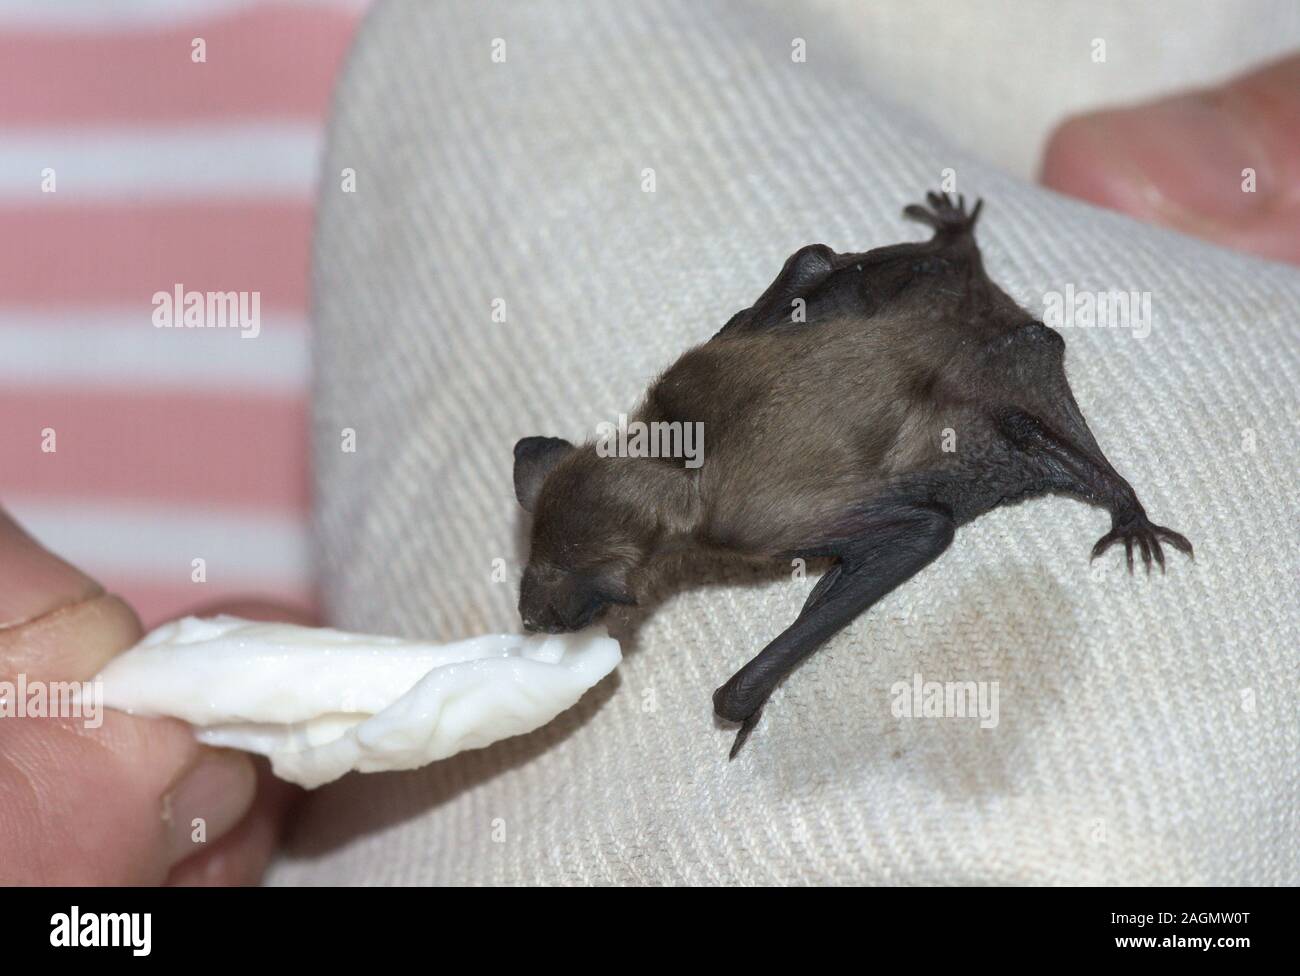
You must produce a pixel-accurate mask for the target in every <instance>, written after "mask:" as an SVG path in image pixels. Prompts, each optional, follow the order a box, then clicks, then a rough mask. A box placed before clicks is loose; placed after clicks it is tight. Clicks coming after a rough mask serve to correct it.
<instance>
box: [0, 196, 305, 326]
mask: <svg viewBox="0 0 1300 976" xmlns="http://www.w3.org/2000/svg"><path fill="white" fill-rule="evenodd" d="M311 225H312V205H311V203H310V202H309V201H306V200H303V201H298V202H287V203H274V204H273V203H265V202H261V203H251V202H250V203H221V204H202V203H168V204H153V205H142V204H134V205H133V204H111V203H106V204H102V205H101V204H95V205H92V206H70V205H64V204H47V205H41V206H23V207H0V227H3V228H4V237H3V238H2V239H0V300H3V301H4V302H7V303H10V304H27V305H38V304H45V305H59V304H72V305H86V304H88V303H99V304H107V303H110V302H111V303H118V304H126V305H131V304H134V305H138V307H139V308H140V310H141V316H142V318H141V321H143V322H148V321H149V315H150V313H151V312H152V311H153V308H152V304H151V301H150V300H151V297H152V296H153V294H154V292H157V291H168V292H170V291H171V290H172V289H173V288H174V286H175V285H176V284H177V283H180V284H183V285H184V286H185V287H186V288H187V289H194V290H197V291H227V290H233V291H260V292H261V293H262V298H261V303H262V311H263V312H266V311H270V310H275V309H279V310H287V311H293V312H302V311H304V310H305V309H306V307H307V275H308V263H309V254H310V242H311Z"/></svg>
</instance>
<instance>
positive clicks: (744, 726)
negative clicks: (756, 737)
mask: <svg viewBox="0 0 1300 976" xmlns="http://www.w3.org/2000/svg"><path fill="white" fill-rule="evenodd" d="M762 717H763V709H762V708H759V709H758V710H757V711H755V712H754V713H753V714H752V715H750V716H749V717H748V718H746V719H745V720H744V721H743V722H741V723H740V731H739V732H737V733H736V741H735V742H733V743H732V744H731V753H730V754H729V755H728V756H727V759H728V761H730V760H732V759H735V758H736V753H738V752H740V747H741V746H743V745H744V744H745V743H746V742H747V741H748V740H749V733H751V732H753V731H754V726H755V725H757V724H758V720H759V719H760V718H762Z"/></svg>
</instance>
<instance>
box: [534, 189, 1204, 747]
mask: <svg viewBox="0 0 1300 976" xmlns="http://www.w3.org/2000/svg"><path fill="white" fill-rule="evenodd" d="M927 200H928V203H929V206H928V207H926V206H922V205H919V204H913V205H911V206H908V207H906V208H905V209H904V211H903V213H904V215H905V216H907V217H910V218H912V219H915V220H918V221H920V222H922V223H924V224H926V225H928V226H929V227H930V228H931V229H932V230H933V235H932V236H931V237H930V239H929V240H927V241H922V242H917V243H904V244H894V245H891V246H887V247H881V248H876V249H874V250H870V251H866V252H863V253H857V254H854V253H848V254H839V253H836V252H835V251H833V250H831V249H830V248H829V247H827V246H825V245H823V244H811V245H808V246H806V247H803V248H800V249H799V250H798V251H796V252H795V253H794V254H793V255H792V256H791V257H790V258H789V259H788V260H787V261H786V262H785V266H784V267H783V268H782V269H781V273H780V274H779V275H778V276H777V278H776V280H775V281H773V282H772V284H771V285H770V286H769V287H768V288H767V290H766V291H765V292H763V294H762V295H761V296H760V297H759V299H758V301H756V302H755V303H754V304H753V305H752V306H750V307H749V308H746V309H743V310H742V311H740V312H737V313H736V314H735V315H733V316H732V317H731V319H730V320H729V321H728V322H727V323H726V325H724V326H723V327H722V329H721V330H720V331H719V332H718V333H717V334H716V335H715V336H714V337H713V338H712V339H710V340H709V341H708V342H706V343H704V344H703V345H700V346H697V347H695V348H693V349H691V350H689V351H687V352H686V353H685V354H683V355H682V356H681V358H680V359H678V360H677V362H676V363H674V364H673V366H672V367H670V368H669V369H668V370H667V371H666V372H665V373H664V374H663V375H662V376H660V377H659V378H658V379H657V380H656V381H655V382H654V383H653V384H652V385H651V386H650V389H649V391H648V392H647V393H646V396H645V398H644V401H643V402H642V404H641V406H640V408H639V409H638V410H637V412H636V413H635V415H634V421H636V422H639V423H642V424H645V425H647V427H648V428H653V426H654V425H656V424H658V425H672V424H679V425H681V424H699V425H702V427H701V428H700V429H701V430H702V431H703V433H704V446H703V449H702V452H701V453H702V463H699V464H697V465H696V466H695V467H688V466H687V465H684V464H682V463H680V462H678V461H674V460H673V459H672V458H665V457H662V456H659V457H647V456H634V457H626V456H615V457H609V456H602V454H601V452H599V451H598V450H597V447H596V445H595V444H593V443H591V442H588V443H585V444H583V445H582V446H575V445H573V444H571V443H570V442H569V441H566V440H563V439H561V438H556V437H525V438H524V439H522V440H520V441H519V442H518V443H517V444H516V445H515V463H514V484H515V494H516V497H517V498H518V500H519V503H520V505H521V506H522V507H523V508H524V509H525V510H526V511H528V512H530V513H532V516H533V524H532V532H531V542H530V553H529V560H528V564H527V566H526V567H525V569H524V572H523V575H522V577H521V580H520V593H519V613H520V617H521V619H522V622H523V625H524V627H525V629H527V630H530V631H535V630H540V631H547V632H552V633H558V632H563V631H568V630H576V629H580V628H582V627H585V626H587V625H588V624H590V623H591V622H593V621H594V620H596V619H598V618H599V617H600V616H601V615H602V614H604V613H605V612H606V611H607V610H608V609H609V608H610V607H612V606H615V605H619V604H635V603H636V602H637V600H638V598H639V596H640V595H642V594H644V593H645V592H647V590H648V588H649V586H651V585H652V583H653V581H654V580H655V578H656V576H655V574H656V573H658V572H661V571H662V567H663V566H664V565H665V563H666V560H667V558H668V557H670V556H671V557H678V558H680V557H681V556H682V555H686V556H687V557H688V558H689V555H690V554H692V553H698V552H713V553H725V554H728V555H733V556H736V557H740V558H745V559H756V558H758V559H773V558H775V559H783V560H792V559H795V558H803V559H811V558H825V559H828V560H830V568H829V569H828V570H827V571H826V572H825V573H824V574H823V575H822V577H821V579H820V580H818V582H817V585H816V586H815V587H814V588H813V590H812V592H811V593H810V594H809V596H808V599H807V602H806V603H805V604H804V607H803V609H802V611H801V612H800V613H799V615H798V617H797V618H795V620H794V622H793V623H792V624H790V626H789V627H787V628H786V629H785V630H784V631H782V632H781V633H780V634H779V635H778V636H777V637H776V638H775V639H773V640H772V642H771V643H769V644H768V645H767V646H766V647H764V648H763V649H762V650H761V651H760V652H759V653H758V654H757V655H756V656H755V657H754V658H753V659H752V660H751V661H749V663H748V664H746V665H745V666H744V667H742V668H741V669H740V670H739V671H737V672H736V673H735V674H734V675H732V676H731V678H730V679H728V680H727V681H726V682H725V683H724V684H723V685H722V686H721V687H719V688H718V689H717V691H716V692H714V695H713V704H714V710H715V711H716V713H717V714H718V716H719V717H721V718H723V719H725V720H728V721H732V722H739V723H740V730H739V732H738V733H737V736H736V740H735V744H734V745H733V746H732V750H731V756H732V757H734V756H735V755H736V753H737V752H738V751H739V750H740V748H741V746H742V745H743V744H744V743H745V741H746V739H747V738H748V736H749V734H750V732H751V731H752V730H753V728H754V726H755V724H756V723H757V722H758V719H759V716H760V715H761V713H762V709H763V705H764V703H765V702H766V701H767V699H768V697H769V696H770V695H771V694H772V691H773V690H774V689H775V688H776V686H777V685H778V684H779V683H780V682H781V681H782V680H783V679H784V678H785V677H786V676H787V675H788V674H789V673H790V672H791V671H793V670H794V669H795V668H796V667H797V666H798V665H799V663H800V662H801V661H803V660H804V659H805V658H807V657H808V656H809V655H810V654H812V653H813V652H814V651H815V650H817V649H818V648H819V647H821V646H822V645H823V644H825V643H826V641H827V640H829V639H830V638H831V637H832V636H833V635H834V634H835V633H837V632H838V631H840V630H841V629H843V628H844V627H845V626H847V625H848V624H849V623H850V622H851V621H853V620H854V619H855V618H856V617H857V616H858V615H859V614H861V613H863V612H864V611H866V610H867V609H868V608H869V607H871V606H872V604H874V603H875V602H876V601H878V600H879V599H880V598H881V597H883V596H884V595H885V594H887V593H889V592H890V591H891V590H893V589H894V588H895V587H897V586H899V585H900V584H902V583H903V582H905V581H906V580H907V579H909V578H910V577H912V576H913V575H914V574H916V573H917V572H919V571H920V570H921V569H922V568H924V567H925V566H926V565H928V564H929V563H930V562H932V561H933V560H934V559H936V558H937V557H938V556H940V555H941V554H942V553H943V552H944V550H946V549H947V548H948V546H949V545H951V543H952V540H953V536H954V534H955V532H956V530H957V528H958V527H960V526H962V525H965V524H967V523H968V522H970V521H972V520H973V519H976V518H978V517H979V516H980V515H983V514H984V513H985V512H988V511H990V510H992V509H994V508H996V507H998V506H999V505H1003V504H1006V503H1008V502H1014V501H1017V500H1019V499H1023V498H1028V497H1032V496H1037V495H1042V494H1046V493H1050V492H1059V493H1063V494H1066V495H1070V496H1073V497H1076V498H1079V499H1081V500H1084V501H1086V502H1089V503H1091V504H1094V505H1099V506H1101V507H1103V508H1105V509H1106V510H1107V511H1108V512H1110V515H1111V528H1110V531H1109V532H1107V533H1106V534H1105V535H1104V536H1102V537H1101V539H1100V540H1098V541H1097V543H1096V545H1095V546H1094V547H1093V549H1092V557H1093V558H1096V557H1097V556H1099V555H1101V554H1102V553H1103V552H1105V551H1106V550H1107V549H1108V548H1109V547H1110V546H1112V545H1113V544H1115V543H1117V542H1123V544H1124V549H1125V554H1126V559H1127V563H1128V569H1129V572H1130V573H1132V571H1133V557H1134V550H1135V549H1136V550H1137V551H1139V552H1140V554H1141V557H1142V560H1143V562H1144V564H1145V566H1146V570H1147V572H1148V573H1150V571H1151V563H1152V561H1153V560H1154V561H1155V562H1156V563H1157V564H1158V565H1159V566H1160V568H1161V570H1162V571H1163V570H1164V566H1165V558H1164V553H1163V551H1162V549H1161V543H1162V542H1163V543H1167V544H1168V545H1170V546H1172V547H1173V548H1175V549H1177V550H1179V551H1181V552H1184V553H1186V554H1187V555H1188V556H1191V555H1192V544H1191V543H1190V542H1188V541H1187V539H1186V538H1185V537H1183V536H1182V535H1180V534H1179V533H1177V532H1174V531H1172V530H1170V529H1167V528H1164V527H1162V526H1159V525H1156V524H1154V523H1153V522H1152V521H1151V520H1150V519H1148V518H1147V514H1146V511H1145V509H1144V508H1143V507H1142V505H1141V503H1140V502H1139V501H1138V498H1137V495H1136V493H1135V492H1134V490H1133V488H1132V486H1131V485H1130V484H1129V483H1128V482H1127V481H1125V480H1124V478H1123V477H1121V476H1120V475H1119V473H1118V472H1116V470H1115V469H1114V467H1112V466H1111V464H1110V462H1109V461H1107V460H1106V457H1105V455H1104V454H1102V451H1101V448H1100V447H1098V445H1097V441H1096V440H1095V438H1094V437H1093V435H1092V432H1091V431H1090V430H1089V429H1088V424H1087V422H1086V421H1085V420H1084V418H1083V414H1082V413H1081V412H1080V410H1079V406H1078V404H1077V403H1076V402H1075V399H1074V395H1073V394H1072V393H1071V391H1070V386H1069V383H1068V382H1067V380H1066V375H1065V342H1064V340H1063V339H1062V338H1061V336H1060V334H1059V333H1058V332H1056V331H1055V330H1053V329H1050V328H1048V327H1047V326H1045V325H1044V324H1043V323H1042V322H1040V321H1038V320H1036V319H1035V317H1034V316H1033V315H1032V314H1030V313H1029V312H1027V311H1026V310H1025V309H1023V308H1021V307H1020V306H1019V305H1017V304H1016V302H1015V301H1014V300H1013V299H1012V298H1011V297H1010V296H1009V295H1007V294H1006V293H1005V292H1004V291H1002V289H1000V288H999V287H998V286H997V285H996V284H994V283H993V281H992V280H990V278H989V277H988V275H987V274H986V273H985V271H984V265H983V262H982V260H981V258H980V252H979V248H978V246H977V244H976V242H975V224H976V222H977V221H978V219H979V215H980V210H981V208H982V206H983V201H979V202H977V203H976V204H975V206H974V208H973V209H972V210H971V211H970V212H969V213H968V212H967V211H966V206H965V200H964V198H963V197H957V198H956V199H955V200H954V199H953V198H952V197H950V196H949V195H948V194H938V193H930V194H927ZM658 429H663V428H662V427H660V428H658Z"/></svg>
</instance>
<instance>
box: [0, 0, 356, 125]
mask: <svg viewBox="0 0 1300 976" xmlns="http://www.w3.org/2000/svg"><path fill="white" fill-rule="evenodd" d="M52 2H57V0H52ZM355 21H356V14H355V12H353V11H350V10H347V9H339V8H335V7H325V6H321V7H310V6H307V5H283V4H274V3H268V4H264V5H261V6H258V7H255V8H253V9H251V10H246V11H241V12H239V13H236V14H232V15H230V16H225V17H221V18H219V19H215V20H205V21H195V22H193V23H190V24H187V25H184V26H182V27H176V26H168V27H166V28H165V29H161V30H145V31H141V32H139V33H125V32H124V33H120V34H119V33H107V34H101V33H94V32H81V33H78V32H72V31H66V30H58V31H39V30H15V31H6V32H0V124H6V125H28V126H33V125H67V124H69V123H76V122H91V121H93V122H110V121H115V120H129V121H131V122H136V123H139V122H165V121H178V120H184V121H187V122H192V121H198V120H203V119H217V118H231V117H234V116H251V117H255V118H290V117H292V118H324V116H325V110H326V107H327V105H328V103H329V93H330V87H331V83H332V81H333V79H334V74H335V71H336V70H337V68H338V65H339V63H340V62H341V60H342V57H343V53H344V51H345V50H346V49H347V44H348V41H349V39H350V38H351V36H352V31H353V27H354V24H355ZM196 37H201V38H203V40H204V41H205V42H206V44H207V61H206V63H202V64H196V63H194V62H193V61H192V60H191V43H192V41H193V39H194V38H196Z"/></svg>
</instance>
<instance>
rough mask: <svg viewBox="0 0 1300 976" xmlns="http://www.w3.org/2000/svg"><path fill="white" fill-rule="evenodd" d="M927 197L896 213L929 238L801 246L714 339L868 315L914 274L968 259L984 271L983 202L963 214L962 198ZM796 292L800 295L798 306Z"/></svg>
mask: <svg viewBox="0 0 1300 976" xmlns="http://www.w3.org/2000/svg"><path fill="white" fill-rule="evenodd" d="M927 200H928V202H929V208H928V209H927V208H926V207H923V206H921V205H920V204H912V205H911V206H908V207H907V208H905V209H904V211H903V213H904V215H905V216H908V217H911V218H912V219H914V220H919V221H920V222H922V223H924V224H926V225H927V226H930V227H932V228H934V231H935V233H934V236H933V237H932V238H930V240H928V241H919V242H914V243H906V244H891V245H889V246H887V247H880V248H876V249H875V250H872V251H866V252H863V253H845V254H840V253H838V252H836V251H834V250H832V249H831V248H829V247H827V246H826V245H825V244H808V245H806V246H804V247H801V248H799V250H797V251H795V252H794V254H792V255H790V257H789V258H788V259H787V260H786V262H785V266H784V267H782V268H781V273H780V274H779V275H777V276H776V280H775V281H773V282H772V284H770V285H768V287H767V290H766V291H764V292H763V294H762V295H760V296H759V299H758V301H756V302H755V303H754V304H753V305H751V306H750V307H749V308H746V309H742V310H741V311H739V312H737V313H736V314H735V315H733V316H732V317H731V318H730V319H729V320H728V322H727V324H726V325H724V326H723V327H722V328H721V329H720V330H719V331H718V333H717V335H715V336H714V338H715V339H716V338H718V337H720V336H728V335H735V334H739V333H743V332H753V331H757V330H761V329H768V328H773V327H776V326H782V325H789V324H792V323H793V324H800V323H810V324H815V323H816V322H817V321H818V320H821V319H823V318H825V317H826V314H827V313H828V312H834V311H852V312H857V313H859V314H868V315H870V314H873V313H874V312H875V311H876V310H878V309H879V308H880V307H881V306H882V305H883V304H885V303H886V302H887V301H888V300H889V298H890V297H891V296H894V295H896V294H898V293H899V292H901V291H902V290H903V289H904V288H905V287H906V286H907V285H909V284H911V283H913V282H914V281H917V280H918V279H921V278H925V277H927V276H933V275H935V274H936V273H952V272H953V271H954V270H958V271H960V270H961V269H963V268H965V267H966V266H967V265H969V266H970V269H971V270H974V271H976V272H977V273H978V275H979V277H980V278H983V268H982V267H981V266H980V265H979V252H978V249H977V248H976V247H975V237H974V230H975V222H976V221H977V220H978V219H979V214H980V209H981V208H982V206H983V201H982V200H981V201H979V202H977V203H976V204H975V208H974V209H973V210H972V211H971V212H970V213H969V214H968V213H967V212H966V204H965V200H964V199H963V198H961V197H958V198H957V199H956V200H955V201H954V200H952V199H951V198H950V197H948V196H947V195H946V194H938V193H930V194H927ZM963 277H965V276H964V275H963ZM798 299H803V300H804V302H803V305H802V307H800V306H798V305H797V304H796V301H797V300H798Z"/></svg>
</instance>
